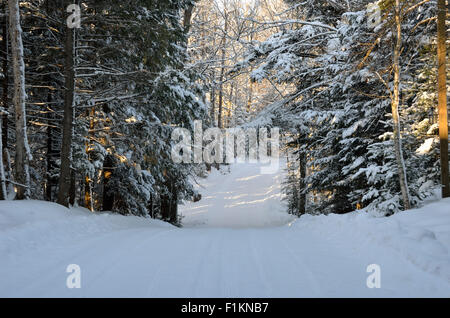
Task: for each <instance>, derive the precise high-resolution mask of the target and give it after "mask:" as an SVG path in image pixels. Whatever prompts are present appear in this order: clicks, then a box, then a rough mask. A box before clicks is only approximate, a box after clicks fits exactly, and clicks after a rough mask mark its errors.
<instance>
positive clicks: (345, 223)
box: [292, 199, 450, 283]
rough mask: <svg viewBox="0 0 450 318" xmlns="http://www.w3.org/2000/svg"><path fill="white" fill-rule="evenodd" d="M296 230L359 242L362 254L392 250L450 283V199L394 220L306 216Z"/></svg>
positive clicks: (360, 215) (366, 216) (362, 214)
mask: <svg viewBox="0 0 450 318" xmlns="http://www.w3.org/2000/svg"><path fill="white" fill-rule="evenodd" d="M292 227H293V228H295V229H296V230H298V231H305V230H307V231H313V232H317V233H320V234H321V235H324V236H327V238H328V239H329V240H331V241H333V240H337V241H342V240H343V239H347V240H349V241H354V242H358V244H357V247H358V250H359V251H361V250H364V249H365V250H371V249H372V250H373V249H375V248H388V249H390V250H392V251H394V252H395V253H396V254H398V255H399V256H401V257H402V258H404V259H406V260H407V261H409V262H410V263H412V264H413V265H415V266H417V267H419V268H420V269H422V270H423V271H426V272H429V273H431V274H434V275H437V276H439V277H441V278H443V279H445V280H446V281H448V282H449V283H450V253H449V249H450V199H446V200H441V201H439V202H434V203H430V204H427V205H426V206H424V207H422V208H419V209H414V210H410V211H404V212H400V213H397V214H395V215H393V216H391V217H387V218H386V217H382V218H379V217H374V216H371V215H370V214H368V213H365V212H363V211H358V212H353V213H349V214H346V215H337V214H330V215H327V216H326V215H320V216H311V215H305V216H302V217H301V218H300V219H298V220H296V222H294V224H292Z"/></svg>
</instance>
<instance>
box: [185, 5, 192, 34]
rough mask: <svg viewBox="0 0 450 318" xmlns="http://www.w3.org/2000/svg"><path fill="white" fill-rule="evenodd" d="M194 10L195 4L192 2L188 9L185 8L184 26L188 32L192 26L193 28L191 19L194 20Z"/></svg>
mask: <svg viewBox="0 0 450 318" xmlns="http://www.w3.org/2000/svg"><path fill="white" fill-rule="evenodd" d="M193 11H194V5H193V4H190V5H189V6H188V7H187V8H186V10H184V19H183V27H184V31H185V32H186V33H188V32H189V30H190V28H191V20H192V13H193Z"/></svg>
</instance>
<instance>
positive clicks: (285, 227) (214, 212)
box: [0, 164, 450, 297]
mask: <svg viewBox="0 0 450 318" xmlns="http://www.w3.org/2000/svg"><path fill="white" fill-rule="evenodd" d="M281 180H282V176H281V175H260V174H259V167H258V166H254V165H248V164H244V165H237V166H233V167H232V168H231V173H230V174H225V175H222V174H221V173H220V172H218V171H214V172H213V173H212V174H211V176H210V177H209V178H208V179H205V180H200V181H199V182H200V184H201V185H203V188H202V190H201V192H202V195H203V199H202V200H201V201H199V202H196V203H188V204H186V205H184V206H181V207H180V210H181V212H182V214H183V215H184V219H183V222H184V224H185V227H184V228H181V229H180V228H175V227H172V226H171V225H168V224H165V223H163V222H159V221H155V220H149V219H144V218H138V217H123V216H119V215H111V214H99V213H95V214H93V213H90V212H89V211H87V210H83V209H70V210H69V209H65V208H62V207H60V206H58V205H56V204H51V203H46V202H37V201H29V202H17V201H13V202H11V201H9V202H0V296H2V297H17V296H19V297H50V296H52V297H93V296H95V297H450V253H449V249H450V200H443V201H440V202H435V203H431V204H429V205H427V206H425V207H424V208H421V209H417V210H413V211H408V212H403V213H399V214H397V215H395V216H393V217H390V218H374V217H371V216H369V215H367V214H365V213H363V212H354V213H351V214H348V215H329V216H303V217H301V218H300V219H297V220H294V219H293V218H292V217H290V216H288V215H286V214H285V213H283V212H282V211H283V206H282V204H281V203H280V198H281V195H280V182H281ZM69 264H77V265H79V266H80V269H81V288H79V289H69V288H67V286H66V280H67V277H68V276H69V275H70V274H69V273H67V272H66V269H67V266H68V265H69ZM370 264H377V265H379V268H380V270H381V272H380V273H381V275H380V279H381V280H380V282H381V288H374V289H370V288H368V287H367V284H366V280H367V277H368V276H369V275H370V274H371V273H368V272H367V271H366V270H367V266H368V265H370Z"/></svg>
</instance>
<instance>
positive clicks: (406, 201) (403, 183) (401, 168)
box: [392, 0, 411, 210]
mask: <svg viewBox="0 0 450 318" xmlns="http://www.w3.org/2000/svg"><path fill="white" fill-rule="evenodd" d="M400 10H401V7H400V0H396V1H395V27H396V43H395V48H394V92H393V97H392V120H393V124H394V147H395V158H396V161H397V169H398V175H399V179H400V189H401V192H402V200H403V207H404V209H405V210H409V209H411V203H410V198H409V190H408V182H407V179H406V167H405V161H404V158H403V151H402V140H401V129H400V116H399V110H398V108H399V105H400V54H401V49H402V24H401V23H402V21H401V12H400Z"/></svg>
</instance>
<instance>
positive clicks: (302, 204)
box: [298, 152, 306, 215]
mask: <svg viewBox="0 0 450 318" xmlns="http://www.w3.org/2000/svg"><path fill="white" fill-rule="evenodd" d="M299 166H300V186H299V192H300V194H299V201H298V202H299V203H298V214H299V215H303V214H305V213H306V192H304V190H305V188H306V183H305V177H306V155H305V153H303V152H300V155H299Z"/></svg>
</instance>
